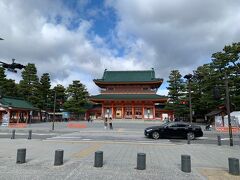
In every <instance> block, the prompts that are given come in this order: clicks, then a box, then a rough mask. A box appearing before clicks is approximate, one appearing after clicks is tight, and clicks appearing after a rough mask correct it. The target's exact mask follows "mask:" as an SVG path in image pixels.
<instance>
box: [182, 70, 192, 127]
mask: <svg viewBox="0 0 240 180" xmlns="http://www.w3.org/2000/svg"><path fill="white" fill-rule="evenodd" d="M184 78H185V79H187V80H188V96H189V119H190V123H192V96H191V83H190V82H191V78H192V74H187V75H185V76H184Z"/></svg>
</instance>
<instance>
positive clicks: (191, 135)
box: [187, 132, 195, 140]
mask: <svg viewBox="0 0 240 180" xmlns="http://www.w3.org/2000/svg"><path fill="white" fill-rule="evenodd" d="M187 136H189V138H190V139H191V140H193V139H195V134H194V133H192V132H190V133H188V134H187Z"/></svg>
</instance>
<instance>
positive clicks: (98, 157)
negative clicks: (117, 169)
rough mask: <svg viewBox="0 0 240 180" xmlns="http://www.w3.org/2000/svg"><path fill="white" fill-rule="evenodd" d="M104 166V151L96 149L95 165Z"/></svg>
mask: <svg viewBox="0 0 240 180" xmlns="http://www.w3.org/2000/svg"><path fill="white" fill-rule="evenodd" d="M102 166H103V152H102V151H96V152H95V158H94V167H102Z"/></svg>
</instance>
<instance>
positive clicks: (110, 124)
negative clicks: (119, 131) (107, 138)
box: [109, 117, 113, 129]
mask: <svg viewBox="0 0 240 180" xmlns="http://www.w3.org/2000/svg"><path fill="white" fill-rule="evenodd" d="M109 127H110V129H113V125H112V118H111V117H110V118H109Z"/></svg>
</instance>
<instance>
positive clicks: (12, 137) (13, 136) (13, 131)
mask: <svg viewBox="0 0 240 180" xmlns="http://www.w3.org/2000/svg"><path fill="white" fill-rule="evenodd" d="M15 132H16V130H15V129H13V130H12V136H11V139H15Z"/></svg>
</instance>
